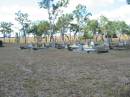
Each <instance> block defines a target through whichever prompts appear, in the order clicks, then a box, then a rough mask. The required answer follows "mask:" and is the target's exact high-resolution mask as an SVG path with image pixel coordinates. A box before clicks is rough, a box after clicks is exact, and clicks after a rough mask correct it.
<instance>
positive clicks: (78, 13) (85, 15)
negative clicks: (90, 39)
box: [73, 4, 92, 35]
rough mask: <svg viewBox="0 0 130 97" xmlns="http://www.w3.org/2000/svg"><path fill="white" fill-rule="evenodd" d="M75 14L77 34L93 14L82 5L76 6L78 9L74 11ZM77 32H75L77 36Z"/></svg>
mask: <svg viewBox="0 0 130 97" xmlns="http://www.w3.org/2000/svg"><path fill="white" fill-rule="evenodd" d="M73 14H74V18H76V21H77V25H78V31H77V32H80V31H81V29H82V27H83V25H84V24H85V23H86V22H87V20H88V19H89V16H91V15H92V14H91V12H89V11H88V10H87V7H86V6H85V5H81V4H79V5H77V6H76V9H75V10H74V11H73ZM77 32H75V35H76V34H77Z"/></svg>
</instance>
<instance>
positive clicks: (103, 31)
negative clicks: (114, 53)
mask: <svg viewBox="0 0 130 97" xmlns="http://www.w3.org/2000/svg"><path fill="white" fill-rule="evenodd" d="M108 21H109V20H108V18H107V17H105V16H100V19H99V32H100V34H101V35H102V41H104V38H103V36H104V34H106V30H107V29H106V25H107V23H108Z"/></svg>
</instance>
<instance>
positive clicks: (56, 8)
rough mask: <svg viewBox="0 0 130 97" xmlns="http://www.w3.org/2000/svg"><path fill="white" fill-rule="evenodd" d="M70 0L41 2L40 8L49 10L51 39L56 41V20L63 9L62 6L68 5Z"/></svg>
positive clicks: (44, 0) (45, 0)
mask: <svg viewBox="0 0 130 97" xmlns="http://www.w3.org/2000/svg"><path fill="white" fill-rule="evenodd" d="M68 2H69V0H41V2H39V6H40V8H44V9H47V11H48V16H49V17H48V18H49V22H50V35H51V37H50V41H52V39H53V41H54V38H53V34H54V22H55V20H56V18H57V16H58V14H59V12H60V11H61V8H62V7H66V6H67V4H68Z"/></svg>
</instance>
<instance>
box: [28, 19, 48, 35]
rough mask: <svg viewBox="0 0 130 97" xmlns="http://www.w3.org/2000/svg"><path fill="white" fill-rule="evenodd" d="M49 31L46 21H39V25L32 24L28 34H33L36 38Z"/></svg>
mask: <svg viewBox="0 0 130 97" xmlns="http://www.w3.org/2000/svg"><path fill="white" fill-rule="evenodd" d="M48 31H49V23H48V22H47V21H40V22H39V23H37V24H36V23H35V24H33V25H32V26H31V27H30V29H29V31H28V33H33V34H34V35H36V36H42V35H43V34H46V33H47V32H48Z"/></svg>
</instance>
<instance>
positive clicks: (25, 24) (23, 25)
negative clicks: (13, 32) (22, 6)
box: [15, 10, 31, 44]
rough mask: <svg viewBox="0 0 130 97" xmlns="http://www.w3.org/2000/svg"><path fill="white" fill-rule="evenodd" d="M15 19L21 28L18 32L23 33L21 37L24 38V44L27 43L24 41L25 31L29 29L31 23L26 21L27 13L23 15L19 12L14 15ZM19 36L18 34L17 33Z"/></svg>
mask: <svg viewBox="0 0 130 97" xmlns="http://www.w3.org/2000/svg"><path fill="white" fill-rule="evenodd" d="M15 15H16V17H15V20H16V21H18V22H19V24H20V26H21V28H20V31H22V32H23V36H24V38H25V44H26V42H27V39H26V34H27V30H28V28H29V25H30V23H31V21H30V20H29V19H28V17H29V15H28V14H27V13H23V12H21V11H20V10H19V11H18V12H16V13H15ZM19 35H20V33H19Z"/></svg>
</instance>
